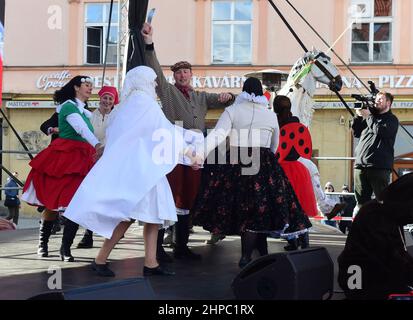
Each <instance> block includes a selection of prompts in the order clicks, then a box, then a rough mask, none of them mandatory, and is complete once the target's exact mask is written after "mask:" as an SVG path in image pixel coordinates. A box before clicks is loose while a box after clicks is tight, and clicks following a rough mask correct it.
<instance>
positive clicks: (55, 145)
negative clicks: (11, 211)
mask: <svg viewBox="0 0 413 320" xmlns="http://www.w3.org/2000/svg"><path fill="white" fill-rule="evenodd" d="M94 155H95V149H94V148H93V147H92V146H91V145H90V144H89V143H87V142H82V141H77V140H70V139H62V138H57V139H55V140H54V141H53V142H52V143H51V144H50V145H49V146H48V147H47V148H46V149H44V150H43V151H42V152H40V153H39V154H38V155H37V156H36V157H35V158H34V159H33V160H32V161H30V163H29V164H30V166H31V167H32V169H31V171H30V173H29V175H28V177H27V180H26V183H25V185H24V188H23V195H22V199H23V200H24V201H26V202H27V203H28V204H30V205H35V206H44V207H46V208H47V209H49V210H53V211H58V210H59V211H62V210H64V209H65V208H66V207H67V206H68V205H69V202H70V200H71V199H72V197H73V195H74V194H75V192H76V190H77V188H78V187H79V185H80V184H81V182H82V180H83V179H84V177H85V176H86V175H87V173H88V172H89V170H90V169H91V168H92V167H93V165H94V162H95V161H94Z"/></svg>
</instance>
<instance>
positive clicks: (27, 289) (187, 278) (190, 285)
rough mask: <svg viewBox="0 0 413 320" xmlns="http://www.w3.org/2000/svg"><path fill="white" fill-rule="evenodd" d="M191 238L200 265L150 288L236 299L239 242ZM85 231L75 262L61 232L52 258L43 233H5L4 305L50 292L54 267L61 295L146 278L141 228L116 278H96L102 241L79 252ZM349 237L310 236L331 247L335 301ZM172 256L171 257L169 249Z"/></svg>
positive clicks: (272, 243)
mask: <svg viewBox="0 0 413 320" xmlns="http://www.w3.org/2000/svg"><path fill="white" fill-rule="evenodd" d="M194 229H195V233H194V234H192V235H191V236H190V243H189V245H190V247H191V248H192V249H193V250H194V251H195V252H197V253H199V254H201V255H202V257H203V259H202V260H201V261H187V260H184V261H183V260H175V262H173V263H170V264H167V267H168V268H169V269H171V270H173V271H175V272H176V275H175V276H172V277H159V276H158V277H149V278H148V279H149V282H150V285H151V286H152V288H153V291H154V293H155V298H156V299H159V300H163V299H168V300H231V299H234V294H233V293H232V290H231V283H232V281H233V279H234V278H235V277H236V276H237V274H238V273H239V272H240V269H239V267H238V261H239V258H240V239H239V237H227V238H225V239H224V240H223V241H220V242H218V243H217V244H216V245H207V244H205V240H207V239H209V237H210V235H209V233H208V232H206V231H204V230H202V229H201V228H199V227H195V228H194ZM81 236H82V232H81V231H79V232H78V236H77V237H76V239H75V242H74V245H73V250H72V255H73V256H74V257H75V260H76V261H75V262H72V263H69V262H62V261H61V260H60V258H59V254H58V249H59V246H60V242H61V237H62V232H59V233H58V234H57V235H54V236H52V237H51V241H50V244H49V247H50V248H49V250H50V252H49V255H50V257H48V258H42V259H39V258H38V257H37V255H36V250H37V242H38V240H37V239H38V229H27V230H16V231H2V232H0V300H15V299H17V300H21V299H28V298H30V297H32V296H35V295H38V294H41V293H45V292H50V290H49V289H48V286H47V282H48V279H49V278H50V276H51V275H52V272H51V273H48V270H49V268H50V269H51V270H55V269H56V268H60V269H61V271H62V290H71V289H75V288H81V287H85V286H90V285H95V284H99V283H107V282H111V281H117V280H122V279H131V278H137V277H142V268H143V255H144V248H143V238H142V227H141V226H138V225H136V224H135V225H133V226H132V227H131V228H130V230H129V231H128V232H127V234H126V236H125V238H124V239H122V240H121V242H120V243H119V244H118V246H117V247H116V248H115V249H114V250H113V252H112V254H111V256H110V260H109V261H110V267H111V269H112V270H113V271H114V272H115V273H116V277H114V278H104V277H99V276H97V275H96V274H95V273H94V272H93V271H92V270H91V267H90V263H91V262H92V261H93V259H94V257H95V256H96V254H97V252H98V250H99V248H100V246H101V244H102V242H103V238H101V237H97V236H95V237H94V248H92V249H77V248H76V245H77V243H78V242H79V241H80V239H81ZM345 239H346V237H345V236H344V235H342V234H341V233H340V232H339V231H336V230H334V229H332V228H331V227H328V226H324V225H320V224H319V223H315V226H314V228H313V231H312V232H311V234H310V246H313V247H316V246H317V247H320V246H321V247H326V248H327V250H328V252H329V254H330V256H331V258H332V260H333V261H334V264H335V266H334V269H335V288H334V291H335V294H334V295H333V298H332V299H334V300H340V299H343V298H344V295H343V294H342V293H341V289H340V288H339V286H338V284H337V272H338V268H337V256H338V255H339V254H340V253H341V251H342V250H343V248H344V243H345ZM285 244H286V242H285V241H281V240H276V239H269V252H270V253H277V252H283V251H284V249H283V246H284V245H285ZM166 251H167V252H172V250H171V249H170V248H167V247H166Z"/></svg>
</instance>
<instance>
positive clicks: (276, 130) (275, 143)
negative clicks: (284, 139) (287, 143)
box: [270, 120, 280, 154]
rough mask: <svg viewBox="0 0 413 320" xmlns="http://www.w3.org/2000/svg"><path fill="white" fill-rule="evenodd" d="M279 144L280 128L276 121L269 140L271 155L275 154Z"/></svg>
mask: <svg viewBox="0 0 413 320" xmlns="http://www.w3.org/2000/svg"><path fill="white" fill-rule="evenodd" d="M279 143H280V127H279V126H278V120H277V121H276V125H275V128H274V131H273V133H272V138H271V146H270V149H271V151H272V153H274V154H275V153H276V152H277V149H278V144H279Z"/></svg>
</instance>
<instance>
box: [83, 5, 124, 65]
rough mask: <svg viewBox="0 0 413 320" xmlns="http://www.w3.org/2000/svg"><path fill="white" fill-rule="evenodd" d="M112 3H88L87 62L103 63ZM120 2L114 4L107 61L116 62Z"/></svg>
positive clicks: (86, 14)
mask: <svg viewBox="0 0 413 320" xmlns="http://www.w3.org/2000/svg"><path fill="white" fill-rule="evenodd" d="M109 12H110V3H88V4H86V13H85V43H86V46H85V62H86V63H88V64H103V63H104V60H105V53H106V36H107V32H108V25H109ZM118 26H119V23H118V4H116V3H114V4H113V9H112V21H111V27H110V33H109V44H108V49H107V50H108V54H107V63H108V64H116V62H117V44H118V37H119V35H118Z"/></svg>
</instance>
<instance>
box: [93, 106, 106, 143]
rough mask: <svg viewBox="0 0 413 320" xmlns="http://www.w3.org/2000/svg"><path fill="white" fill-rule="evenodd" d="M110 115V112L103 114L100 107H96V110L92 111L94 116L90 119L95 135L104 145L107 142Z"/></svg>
mask: <svg viewBox="0 0 413 320" xmlns="http://www.w3.org/2000/svg"><path fill="white" fill-rule="evenodd" d="M109 115H110V113H109V114H105V115H102V114H101V113H100V111H99V109H96V110H95V111H93V112H92V117H91V119H90V122H91V123H92V126H93V130H94V133H95V136H96V138H98V139H99V142H100V143H101V144H103V145H104V144H105V142H106V128H107V126H108V122H109Z"/></svg>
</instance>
